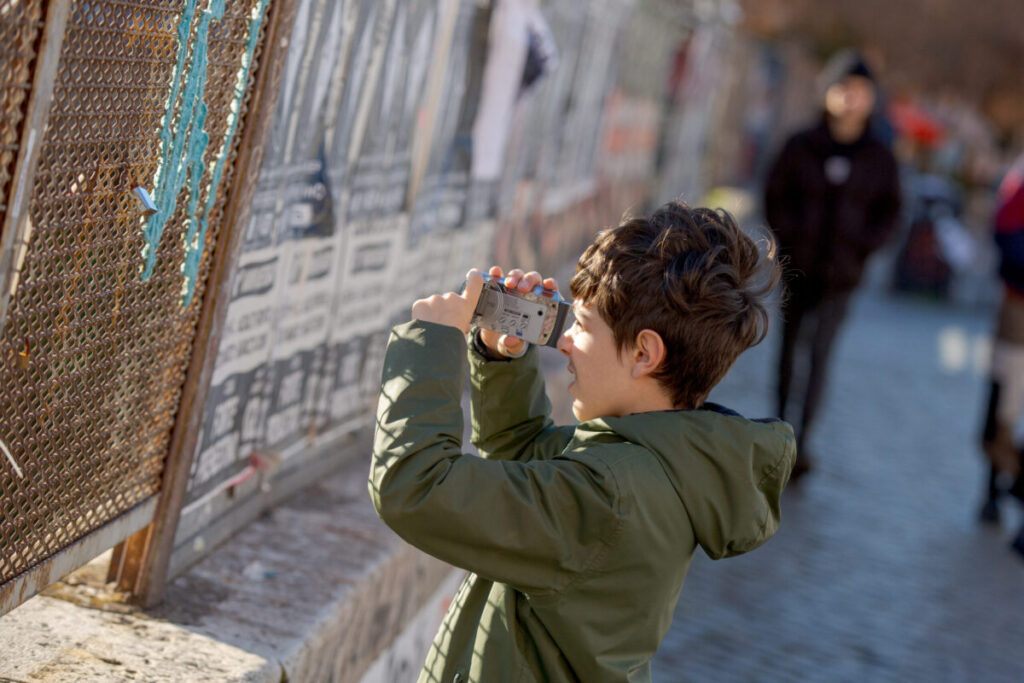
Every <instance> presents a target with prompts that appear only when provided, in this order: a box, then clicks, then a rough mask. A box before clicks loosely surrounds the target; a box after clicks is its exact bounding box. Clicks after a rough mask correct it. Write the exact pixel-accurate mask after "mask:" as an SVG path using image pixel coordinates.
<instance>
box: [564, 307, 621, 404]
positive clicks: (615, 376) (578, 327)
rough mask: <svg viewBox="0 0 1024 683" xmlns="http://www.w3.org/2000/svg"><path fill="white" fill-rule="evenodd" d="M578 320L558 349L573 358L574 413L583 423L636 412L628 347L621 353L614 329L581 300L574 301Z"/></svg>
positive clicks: (572, 392)
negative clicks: (631, 408)
mask: <svg viewBox="0 0 1024 683" xmlns="http://www.w3.org/2000/svg"><path fill="white" fill-rule="evenodd" d="M573 312H574V313H575V315H576V322H575V323H574V324H573V326H572V327H570V328H569V329H568V330H567V331H566V332H565V334H563V335H562V337H561V339H559V340H558V350H559V351H561V352H562V353H564V354H565V355H566V356H567V357H568V358H569V372H570V373H572V375H573V381H572V383H571V384H570V385H569V394H570V395H571V396H572V398H573V401H572V412H573V415H575V416H576V419H577V420H579V421H580V422H585V421H586V420H592V419H594V418H597V417H621V416H622V415H627V414H629V413H630V412H633V411H632V410H630V409H629V407H630V406H631V405H632V402H631V400H632V393H631V392H633V391H634V390H635V387H633V386H632V383H631V382H630V379H631V364H630V363H629V362H628V357H629V354H628V353H627V350H626V349H623V353H622V354H619V353H618V350H617V349H616V346H615V336H614V334H613V333H612V328H611V327H609V326H608V323H606V322H605V321H604V319H603V318H601V315H600V313H598V312H597V310H596V309H592V308H590V307H588V306H587V305H585V304H583V303H582V302H580V301H579V300H577V301H576V303H574V304H573Z"/></svg>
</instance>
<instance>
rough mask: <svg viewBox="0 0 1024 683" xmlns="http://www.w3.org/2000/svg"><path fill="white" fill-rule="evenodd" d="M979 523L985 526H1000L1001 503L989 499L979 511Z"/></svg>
mask: <svg viewBox="0 0 1024 683" xmlns="http://www.w3.org/2000/svg"><path fill="white" fill-rule="evenodd" d="M978 521H980V522H982V523H984V524H999V503H997V502H996V500H995V498H989V499H988V500H986V501H985V504H984V505H982V506H981V510H979V511H978Z"/></svg>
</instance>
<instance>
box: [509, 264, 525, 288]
mask: <svg viewBox="0 0 1024 683" xmlns="http://www.w3.org/2000/svg"><path fill="white" fill-rule="evenodd" d="M522 277H523V271H521V270H520V269H519V268H513V269H512V270H510V271H508V275H506V276H505V286H506V287H517V286H519V280H520V278H522Z"/></svg>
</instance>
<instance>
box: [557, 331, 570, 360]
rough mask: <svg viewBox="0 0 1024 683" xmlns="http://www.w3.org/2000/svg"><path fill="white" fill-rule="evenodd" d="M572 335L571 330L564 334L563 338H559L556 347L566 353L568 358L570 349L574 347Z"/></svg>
mask: <svg viewBox="0 0 1024 683" xmlns="http://www.w3.org/2000/svg"><path fill="white" fill-rule="evenodd" d="M571 334H572V330H571V329H569V330H566V331H565V332H563V333H562V336H561V337H559V338H558V344H557V345H556V347H557V348H558V350H559V351H561V352H562V353H564V354H565V355H566V356H568V355H569V347H570V346H572V337H571V336H570V335H571Z"/></svg>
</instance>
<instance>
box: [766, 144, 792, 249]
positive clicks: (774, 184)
mask: <svg viewBox="0 0 1024 683" xmlns="http://www.w3.org/2000/svg"><path fill="white" fill-rule="evenodd" d="M798 144H799V143H798V142H797V139H796V138H795V137H792V138H790V139H789V140H788V141H786V144H785V145H784V146H783V148H782V151H781V152H779V156H778V157H777V158H776V159H775V162H774V163H773V164H772V166H771V168H770V169H769V171H768V178H767V180H766V182H765V191H764V214H765V218H767V219H768V226H769V227H771V229H772V232H774V233H775V236H776V237H777V238H778V240H779V242H780V243H782V244H793V243H794V242H795V241H796V239H797V236H798V235H799V234H800V232H801V225H800V220H801V218H800V209H799V208H798V207H799V205H800V194H799V192H800V191H799V188H798V187H797V183H798V182H799V179H798V178H796V177H795V169H794V165H795V157H796V156H797V155H798V154H799V149H798Z"/></svg>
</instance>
